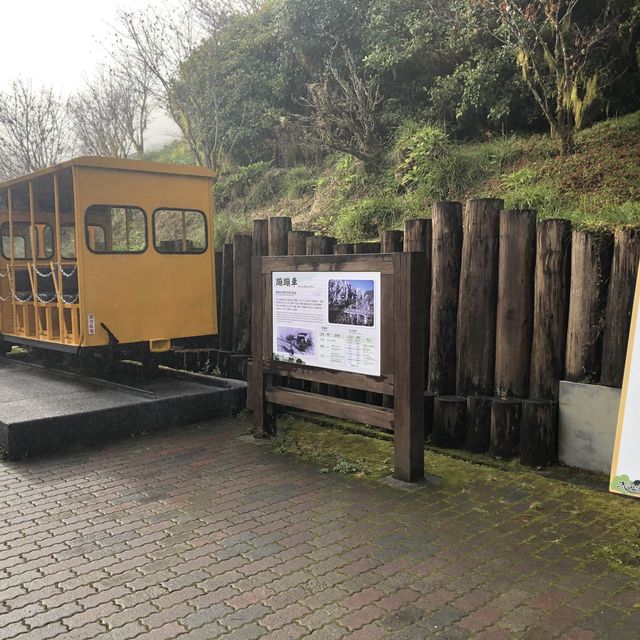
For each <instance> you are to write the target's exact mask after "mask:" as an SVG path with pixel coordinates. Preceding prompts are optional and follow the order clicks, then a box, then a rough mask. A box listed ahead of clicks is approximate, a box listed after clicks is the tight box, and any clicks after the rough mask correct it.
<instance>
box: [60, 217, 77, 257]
mask: <svg viewBox="0 0 640 640" xmlns="http://www.w3.org/2000/svg"><path fill="white" fill-rule="evenodd" d="M60 255H61V256H62V258H63V260H75V258H76V228H75V226H74V225H72V224H63V225H62V226H61V227H60Z"/></svg>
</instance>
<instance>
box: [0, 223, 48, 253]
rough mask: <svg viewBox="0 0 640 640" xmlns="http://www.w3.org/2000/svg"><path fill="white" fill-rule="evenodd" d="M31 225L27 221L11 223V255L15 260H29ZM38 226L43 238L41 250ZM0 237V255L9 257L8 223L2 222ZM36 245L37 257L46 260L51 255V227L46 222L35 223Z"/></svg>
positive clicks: (9, 237)
mask: <svg viewBox="0 0 640 640" xmlns="http://www.w3.org/2000/svg"><path fill="white" fill-rule="evenodd" d="M30 228H31V225H30V224H29V223H28V222H14V223H13V257H14V258H15V259H16V260H31V259H32V257H33V256H32V253H31V233H30ZM38 228H41V229H42V239H43V240H44V247H43V250H42V251H41V250H40V241H39V234H38ZM0 237H1V238H2V243H1V245H0V248H1V249H2V257H3V258H5V259H6V260H10V259H11V235H10V232H9V223H8V222H3V223H2V226H0ZM35 238H36V247H38V250H37V251H36V253H37V254H38V258H39V259H45V260H48V259H49V258H51V257H52V256H53V229H52V228H51V226H50V225H48V224H36V233H35Z"/></svg>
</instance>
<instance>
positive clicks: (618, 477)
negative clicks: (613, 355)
mask: <svg viewBox="0 0 640 640" xmlns="http://www.w3.org/2000/svg"><path fill="white" fill-rule="evenodd" d="M639 314H640V271H639V273H638V280H637V283H636V293H635V302H634V305H633V314H632V316H631V330H630V332H629V346H628V348H627V362H626V366H625V371H624V382H623V384H622V398H621V402H620V412H619V414H618V431H617V433H616V444H615V448H614V452H613V462H612V464H611V482H610V485H609V489H610V491H612V492H613V493H620V494H623V495H627V496H634V497H636V498H640V328H639V327H638V322H639V320H638V315H639Z"/></svg>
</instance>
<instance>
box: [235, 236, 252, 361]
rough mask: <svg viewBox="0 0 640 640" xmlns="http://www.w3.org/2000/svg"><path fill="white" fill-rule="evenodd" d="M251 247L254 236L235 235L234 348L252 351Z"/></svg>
mask: <svg viewBox="0 0 640 640" xmlns="http://www.w3.org/2000/svg"><path fill="white" fill-rule="evenodd" d="M251 249H252V237H251V236H249V235H240V234H236V235H234V236H233V348H232V351H235V352H237V353H247V354H248V353H249V352H250V351H251Z"/></svg>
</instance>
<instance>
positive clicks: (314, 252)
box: [306, 236, 336, 256]
mask: <svg viewBox="0 0 640 640" xmlns="http://www.w3.org/2000/svg"><path fill="white" fill-rule="evenodd" d="M335 246H336V239H335V238H332V237H331V236H309V237H308V238H307V251H306V253H307V255H308V256H326V255H331V254H333V251H334V248H335Z"/></svg>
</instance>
